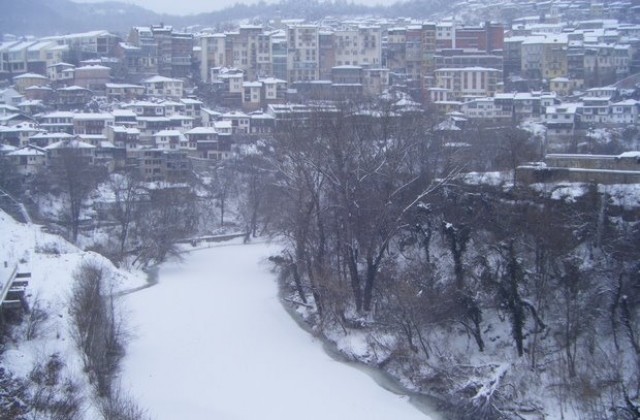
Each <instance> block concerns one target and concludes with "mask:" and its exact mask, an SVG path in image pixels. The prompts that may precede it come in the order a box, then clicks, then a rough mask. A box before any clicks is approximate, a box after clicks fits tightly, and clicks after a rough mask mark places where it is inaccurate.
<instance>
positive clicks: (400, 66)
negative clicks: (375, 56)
mask: <svg viewBox="0 0 640 420" xmlns="http://www.w3.org/2000/svg"><path fill="white" fill-rule="evenodd" d="M406 44H407V28H389V29H387V42H386V45H385V48H384V49H383V51H382V54H383V60H382V61H383V62H382V65H383V66H385V67H386V68H388V69H389V70H390V71H392V72H398V73H404V72H406V68H407V61H406V47H407V45H406Z"/></svg>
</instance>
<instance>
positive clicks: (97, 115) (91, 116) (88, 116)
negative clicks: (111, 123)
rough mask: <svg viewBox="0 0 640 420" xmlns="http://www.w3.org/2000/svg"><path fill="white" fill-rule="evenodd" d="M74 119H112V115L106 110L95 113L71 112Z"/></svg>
mask: <svg viewBox="0 0 640 420" xmlns="http://www.w3.org/2000/svg"><path fill="white" fill-rule="evenodd" d="M73 119H74V120H84V121H86V120H112V119H113V115H112V114H109V113H107V112H100V113H98V112H95V113H78V114H73Z"/></svg>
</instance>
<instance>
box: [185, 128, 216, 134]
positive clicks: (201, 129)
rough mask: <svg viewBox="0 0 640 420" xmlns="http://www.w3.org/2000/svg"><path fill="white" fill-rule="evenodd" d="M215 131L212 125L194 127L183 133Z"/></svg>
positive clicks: (212, 132) (213, 132)
mask: <svg viewBox="0 0 640 420" xmlns="http://www.w3.org/2000/svg"><path fill="white" fill-rule="evenodd" d="M216 133H217V131H216V130H215V128H213V127H194V128H192V129H191V130H189V131H187V132H186V133H185V134H216Z"/></svg>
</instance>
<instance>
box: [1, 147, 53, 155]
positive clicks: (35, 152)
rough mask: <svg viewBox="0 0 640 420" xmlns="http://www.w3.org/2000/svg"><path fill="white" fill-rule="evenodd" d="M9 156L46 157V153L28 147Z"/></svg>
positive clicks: (36, 148) (10, 153)
mask: <svg viewBox="0 0 640 420" xmlns="http://www.w3.org/2000/svg"><path fill="white" fill-rule="evenodd" d="M7 156H46V153H45V152H44V151H43V150H42V149H40V148H38V147H34V146H27V147H23V148H21V149H17V150H14V151H12V152H9V153H7Z"/></svg>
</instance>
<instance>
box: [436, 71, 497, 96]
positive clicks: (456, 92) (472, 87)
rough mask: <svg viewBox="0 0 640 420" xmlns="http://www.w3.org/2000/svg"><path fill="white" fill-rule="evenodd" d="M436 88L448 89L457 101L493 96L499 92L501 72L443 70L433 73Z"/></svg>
mask: <svg viewBox="0 0 640 420" xmlns="http://www.w3.org/2000/svg"><path fill="white" fill-rule="evenodd" d="M434 73H435V84H436V87H439V88H443V89H448V90H449V91H450V92H451V93H452V96H453V97H454V98H456V99H458V100H460V99H462V98H464V97H481V96H493V95H494V94H495V93H497V92H500V90H501V85H502V71H501V70H496V69H491V68H485V67H466V68H461V69H456V68H449V69H448V68H444V69H438V70H436V71H435V72H434Z"/></svg>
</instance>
